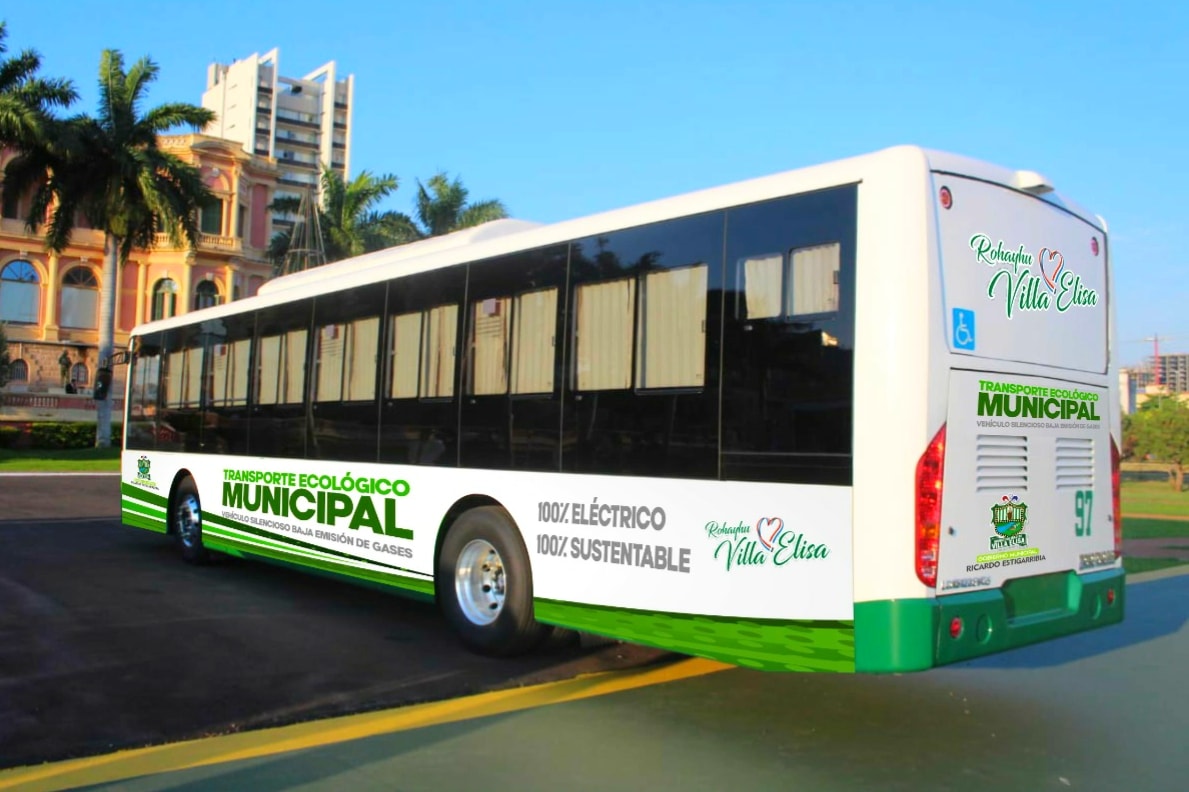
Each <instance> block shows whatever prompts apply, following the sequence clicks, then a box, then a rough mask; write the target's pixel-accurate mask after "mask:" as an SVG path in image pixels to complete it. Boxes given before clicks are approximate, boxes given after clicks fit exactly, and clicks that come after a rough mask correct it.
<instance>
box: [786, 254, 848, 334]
mask: <svg viewBox="0 0 1189 792" xmlns="http://www.w3.org/2000/svg"><path fill="white" fill-rule="evenodd" d="M791 259H792V264H791V267H792V278H791V281H792V286H793V288H792V289H791V294H790V295H789V296H790V298H791V300H792V305H791V306H789V315H790V316H806V315H809V314H819V313H832V312H834V311H837V310H838V271H839V269H840V268H841V261H842V246H841V245H839V244H838V243H837V242H831V243H830V244H828V245H815V246H813V247H805V248H798V249H796V250H794V251H793V252H792V255H791Z"/></svg>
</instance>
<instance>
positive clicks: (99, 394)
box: [92, 367, 111, 401]
mask: <svg viewBox="0 0 1189 792" xmlns="http://www.w3.org/2000/svg"><path fill="white" fill-rule="evenodd" d="M110 390H111V369H110V368H107V367H105V368H101V369H99V370H98V371H97V372H95V389H94V391H93V392H92V398H93V399H95V401H106V400H107V393H108V391H110Z"/></svg>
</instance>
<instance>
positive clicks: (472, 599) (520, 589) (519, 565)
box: [436, 506, 548, 656]
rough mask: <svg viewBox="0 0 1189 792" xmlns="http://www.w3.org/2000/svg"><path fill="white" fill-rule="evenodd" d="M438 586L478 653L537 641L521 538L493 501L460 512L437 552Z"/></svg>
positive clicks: (540, 630) (522, 648)
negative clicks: (438, 554)
mask: <svg viewBox="0 0 1189 792" xmlns="http://www.w3.org/2000/svg"><path fill="white" fill-rule="evenodd" d="M436 571H437V575H436V577H437V591H438V599H439V601H440V602H441V605H442V610H443V611H444V612H445V614H446V618H447V620H448V621H449V622H450V624H451V626H453V627H454V629H455V631H456V632H457V633H458V634H459V637H461V638H462V642H463V643H464V644H466V645H467V646H469V647H470V648H471V649H474V650H475V651H477V652H481V653H483V654H489V655H504V656H506V655H513V654H519V653H522V652H526V651H528V650H529V649H532V648H533V647H534V646H536V645H537V644H538V643H540V642H541V639H543V638H544V637H545V636H546V635H547V632H548V631H547V628H546V627H545V626H544V625H541V624H538V623H537V621H536V619H534V618H533V581H532V570H531V568H530V566H529V561H528V553H527V551H526V550H525V549H524V540H523V539H521V537H520V532H519V531H518V530H517V529H516V526H515V524H514V523H513V522H512V518H511V517H510V516H509V515H508V513H507V512H506V511H504V510H503V509H501V508H499V507H498V506H482V507H479V508H476V509H471V510H469V511H466V512H463V514H462V515H461V516H460V517H459V518H458V519H457V520H456V521H455V522H454V524H453V525H452V526H450V530H449V533H447V534H446V539H445V540H444V541H443V542H442V552H441V555H440V556H439V557H438V567H437V570H436Z"/></svg>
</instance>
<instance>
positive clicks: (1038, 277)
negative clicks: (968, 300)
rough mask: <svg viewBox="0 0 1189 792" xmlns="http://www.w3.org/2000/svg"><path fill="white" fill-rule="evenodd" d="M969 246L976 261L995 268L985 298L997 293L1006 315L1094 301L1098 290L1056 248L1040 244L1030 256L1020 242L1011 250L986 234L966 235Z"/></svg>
mask: <svg viewBox="0 0 1189 792" xmlns="http://www.w3.org/2000/svg"><path fill="white" fill-rule="evenodd" d="M1095 241H1097V240H1095ZM970 249H971V250H973V251H974V256H975V259H976V260H977V261H978V262H979V263H981V264H986V265H987V266H989V267H995V268H997V271H996V273H995V274H994V275H992V276H991V280H990V281H988V283H987V299H989V300H994V299H995V298H996V296H997V295H999V294H1001V295H1002V299H1003V301H1004V307H1005V309H1006V311H1007V318H1008V319H1011V318H1012V313H1013V312H1014V311H1016V310H1019V311H1047V310H1049V309H1050V308H1055V309H1056V310H1057V313H1065V312H1066V311H1068V310H1070V309H1071V308H1090V307H1093V306H1095V305H1098V292H1097V291H1096V290H1094V289H1092V288H1090V287H1089V286H1087V285H1085V284H1084V283H1083V282H1082V276H1081V275H1078V274H1077V273H1075V272H1074V271H1073V270H1072V269H1070V268H1069V266H1068V265H1066V263H1065V256H1064V255H1062V253H1061V251H1059V250H1055V249H1052V248H1048V247H1042V248H1041V249H1040V250H1039V251H1038V252H1037V253H1036V255H1035V256H1033V255H1032V254H1031V253H1029V252H1028V251H1026V250H1025V249H1024V245H1023V244H1021V245H1019V246H1018V247H1017V248H1015V249H1014V250H1013V249H1010V248H1007V247H1006V246H1005V245H1004V244H1003V240H1002V239H1000V240H999V241H998V242H997V243H996V242H992V241H991V237H990V236H988V235H987V234H975V235H974V236H972V237H970Z"/></svg>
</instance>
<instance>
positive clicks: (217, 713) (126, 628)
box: [0, 476, 668, 768]
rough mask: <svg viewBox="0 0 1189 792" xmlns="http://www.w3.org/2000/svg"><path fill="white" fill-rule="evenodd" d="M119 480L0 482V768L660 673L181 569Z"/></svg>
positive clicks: (571, 649)
mask: <svg viewBox="0 0 1189 792" xmlns="http://www.w3.org/2000/svg"><path fill="white" fill-rule="evenodd" d="M118 488H119V479H118V477H116V476H28V477H25V476H0V768H2V767H13V766H18V765H26V764H30V763H35V762H41V761H46V760H54V759H62V758H67V757H76V756H85V755H92V754H97V753H104V752H107V751H111V750H114V749H119V748H126V747H132V746H141V745H149V744H156V743H161V742H167V741H176V740H181V739H187V738H193V737H200V736H204V735H209V734H224V733H228V732H235V731H239V730H245V729H256V728H260V727H265V726H271V725H277V724H283V723H290V722H295V721H301V720H308V719H312V718H321V717H326V716H331V715H340V714H344V713H351V712H360V711H366V710H372V709H379V708H386V707H395V706H401V705H407V704H411V703H416V702H423V701H433V700H439V699H448V698H454V697H457V696H462V695H466V694H470V693H476V692H480V691H486V690H493V689H499V688H508V687H516V686H521V685H527V684H533V683H537V682H543V681H550V680H556V679H566V678H570V677H573V676H575V675H577V674H582V673H589V672H594V671H599V670H607V669H612V668H624V667H631V666H636V665H642V664H648V663H652V662H656V661H659V660H663V659H665V658H667V657H668V656H667V655H665V654H664V653H661V652H656V651H653V650H648V649H643V648H640V647H635V646H626V645H617V644H613V643H609V642H603V643H601V644H600V643H597V642H595V643H593V645H592V642H590V641H586V643H585V645H583V643H582V642H580V641H579V639H578V637H577V636H575V635H574V634H573V633H568V634H562V635H561V637H559V638H558V639H556V640H555V641H553V643H551V644H550V645H548V646H546V647H544V648H543V649H542V651H540V652H538V653H537V654H535V655H533V656H530V657H525V658H518V659H513V660H507V659H504V660H493V659H488V658H484V657H479V656H477V655H474V654H471V653H469V652H467V651H466V650H464V649H462V648H461V647H460V646H459V644H458V643H457V642H456V640H455V638H454V636H453V634H452V633H450V632H449V630H448V629H447V627H446V624H445V622H444V620H443V619H442V618H441V616H440V615H439V613H438V611H437V609H436V607H435V606H433V605H428V604H425V603H418V602H412V601H409V600H405V599H402V598H399V597H395V596H393V595H390V594H386V593H383V592H379V591H373V590H369V589H364V588H359V587H357V586H352V585H350V584H346V583H342V582H340V581H334V580H326V579H322V578H318V577H313V576H310V575H306V574H302V573H300V572H295V571H292V570H287V569H281V568H277V567H272V566H268V565H264V564H258V563H250V562H244V561H237V560H235V559H224V560H223V561H221V562H220V563H217V564H214V565H211V566H207V567H193V566H189V565H187V564H185V563H183V562H182V561H181V559H180V558H179V556H178V554H177V551H176V549H175V547H174V545H173V543H172V541H171V539H169V538H167V537H164V536H161V535H159V534H153V533H151V532H148V531H144V530H141V529H137V528H127V527H124V526H123V525H121V524H120V522H119V517H118V515H119V489H118Z"/></svg>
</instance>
